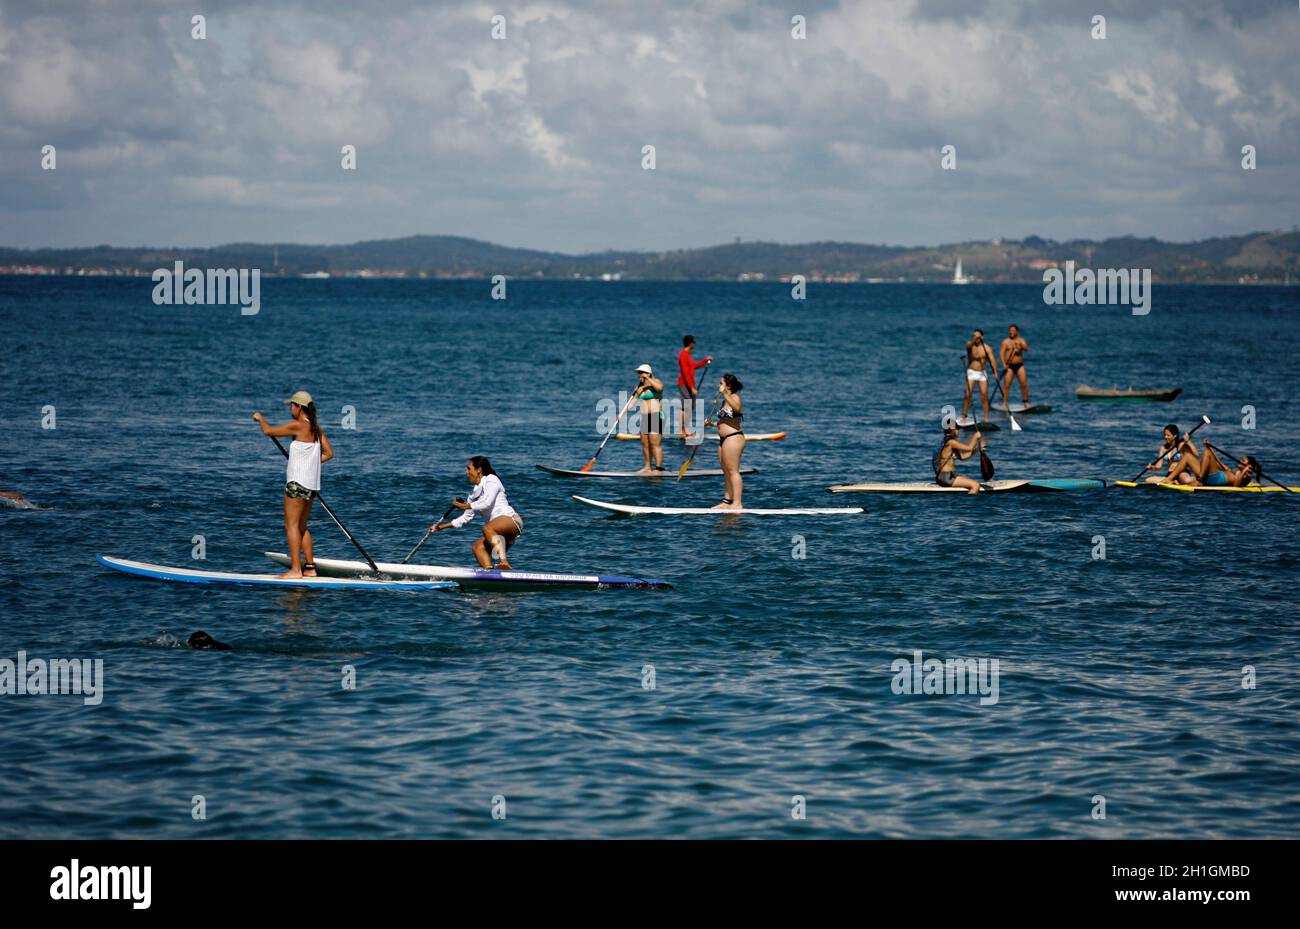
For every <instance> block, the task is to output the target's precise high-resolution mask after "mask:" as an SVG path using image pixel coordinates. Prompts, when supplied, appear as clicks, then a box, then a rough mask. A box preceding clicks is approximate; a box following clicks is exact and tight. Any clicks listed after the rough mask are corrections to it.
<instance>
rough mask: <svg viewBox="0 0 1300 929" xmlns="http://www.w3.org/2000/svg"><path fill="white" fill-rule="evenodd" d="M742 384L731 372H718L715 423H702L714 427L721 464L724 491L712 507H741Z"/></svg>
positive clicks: (743, 405)
mask: <svg viewBox="0 0 1300 929" xmlns="http://www.w3.org/2000/svg"><path fill="white" fill-rule="evenodd" d="M744 389H745V385H744V384H742V383H740V380H739V379H738V378H737V377H736V375H734V374H724V375H722V380H720V381H718V393H719V394H721V397H722V400H721V404H720V406H719V407H718V420H717V422H712V423H711V422H706V423H705V425H706V426H717V427H718V463H719V464H720V465H721V466H722V472H723V482H724V493H723V497H722V502H721V503H719V504H718V505H717V506H715V507H713V509H715V510H739V509H742V508H743V507H744V505H745V504H744V493H745V482H744V480H743V479H742V478H741V476H740V456H741V455H743V454H745V433H744V431H743V428H742V427H743V421H744V419H745V414H744V408H745V404H744V402H743V401H742V400H741V399H740V392H741V391H742V390H744Z"/></svg>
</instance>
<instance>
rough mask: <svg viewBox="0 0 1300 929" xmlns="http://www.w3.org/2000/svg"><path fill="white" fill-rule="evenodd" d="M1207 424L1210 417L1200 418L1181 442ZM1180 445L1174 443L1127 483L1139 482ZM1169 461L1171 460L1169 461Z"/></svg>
mask: <svg viewBox="0 0 1300 929" xmlns="http://www.w3.org/2000/svg"><path fill="white" fill-rule="evenodd" d="M1209 424H1210V417H1208V416H1202V417H1201V421H1200V422H1199V423H1197V424H1196V425H1195V426H1193V427H1192V431H1191V432H1189V433H1187V434H1185V435H1184V436H1183V441H1184V442H1185V441H1187V440H1188V439H1190V438H1191V437H1192V436H1194V435H1196V430H1197V429H1200V428H1201V427H1202V426H1208V425H1209ZM1180 444H1181V443H1175V444H1174V447H1173V448H1171V449H1170V450H1169V451H1167V452H1165V453H1164V454H1163V455H1161V456H1160V457H1159V458H1157V459H1156V460H1155V461H1153V462H1151V464H1149V465H1147V466H1146V467H1145V468H1143V469H1142V470H1141V471H1139V472H1138V476H1137V477H1135V478H1133V480H1132V481H1130V482H1129V483H1131V484H1136V483H1137V482H1138V481H1139V480H1141V479H1142V475H1144V474H1146V473H1147V472H1148V471H1150V470H1151V469H1152V468H1154V467H1155V466H1156V465H1158V464H1160V462H1161V461H1163V460H1164V459H1165V458H1166V457H1168V456H1170V455H1173V453H1174V452H1176V451H1178V446H1179V445H1180ZM1171 460H1172V459H1171Z"/></svg>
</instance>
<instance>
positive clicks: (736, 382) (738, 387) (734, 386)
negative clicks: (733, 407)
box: [722, 374, 745, 394]
mask: <svg viewBox="0 0 1300 929" xmlns="http://www.w3.org/2000/svg"><path fill="white" fill-rule="evenodd" d="M722 380H723V381H724V382H726V385H727V389H728V390H729V391H731V392H732V393H733V394H738V393H740V392H741V391H742V390H744V389H745V385H744V384H742V383H740V378H738V377H736V375H734V374H724V375H722Z"/></svg>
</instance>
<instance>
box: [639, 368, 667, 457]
mask: <svg viewBox="0 0 1300 929" xmlns="http://www.w3.org/2000/svg"><path fill="white" fill-rule="evenodd" d="M636 373H637V377H638V378H639V380H638V381H637V385H636V395H637V399H639V400H640V401H641V457H642V459H643V460H644V462H645V463H644V465H642V467H641V470H640V471H639V472H638V473H640V474H654V473H655V472H656V471H662V470H663V469H664V443H663V438H664V409H663V400H664V382H663V381H661V380H659V378H657V377H655V373H654V369H653V368H651V367H650V366H649V365H641V366H640V367H639V368H637V369H636Z"/></svg>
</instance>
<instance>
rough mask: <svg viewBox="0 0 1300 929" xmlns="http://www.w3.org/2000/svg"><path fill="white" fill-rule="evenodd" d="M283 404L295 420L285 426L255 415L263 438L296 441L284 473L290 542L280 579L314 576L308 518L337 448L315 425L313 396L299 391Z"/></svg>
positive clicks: (285, 515) (258, 414)
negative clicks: (325, 467)
mask: <svg viewBox="0 0 1300 929" xmlns="http://www.w3.org/2000/svg"><path fill="white" fill-rule="evenodd" d="M284 402H285V403H287V404H289V415H290V416H291V417H292V418H291V419H290V420H289V421H288V422H287V423H284V424H283V425H280V426H272V425H271V424H270V423H268V422H267V421H266V417H264V416H263V415H262V414H261V413H254V414H253V419H254V420H256V421H257V424H258V425H259V426H261V427H262V434H263V435H270V436H280V437H284V438H291V439H293V441H292V442H290V443H289V462H288V466H287V467H286V469H285V474H284V536H285V540H286V541H287V542H288V543H289V570H288V571H285V572H284V573H283V574H281V575H280V577H315V576H316V565H315V563H314V561H313V559H312V550H311V533H310V532H309V531H308V530H307V517H309V516H310V515H311V503H312V500H313V499H314V498H315V496H316V491H318V490H320V466H321V463H322V462H325V461H329V460H330V459H331V458H333V457H334V448H333V446H331V445H330V440H329V439H327V438H325V433H323V432H321V428H320V424H319V423H317V422H316V404H315V402H314V401H313V400H312V398H311V394H309V393H307V391H305V390H300V391H298V392H297V393H296V394H294V395H293V396H292V397H290V398H289V399H288V400H286V401H284ZM303 556H306V557H305V558H303Z"/></svg>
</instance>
